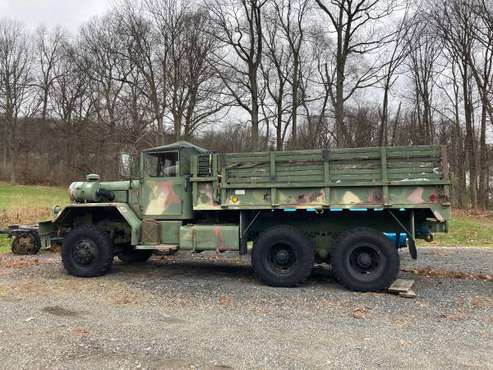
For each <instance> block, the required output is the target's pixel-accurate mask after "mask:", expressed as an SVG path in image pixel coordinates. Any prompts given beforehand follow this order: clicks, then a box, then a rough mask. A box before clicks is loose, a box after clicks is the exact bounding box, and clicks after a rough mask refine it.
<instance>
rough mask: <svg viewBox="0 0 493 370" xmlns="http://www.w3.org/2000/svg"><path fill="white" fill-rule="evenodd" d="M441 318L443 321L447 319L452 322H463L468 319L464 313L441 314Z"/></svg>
mask: <svg viewBox="0 0 493 370" xmlns="http://www.w3.org/2000/svg"><path fill="white" fill-rule="evenodd" d="M440 317H441V318H442V319H447V320H451V321H463V320H465V318H466V315H464V314H463V313H462V312H455V313H442V314H440Z"/></svg>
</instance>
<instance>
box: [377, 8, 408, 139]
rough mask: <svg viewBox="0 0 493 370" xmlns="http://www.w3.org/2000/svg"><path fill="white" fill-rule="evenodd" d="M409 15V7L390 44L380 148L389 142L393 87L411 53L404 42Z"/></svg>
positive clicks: (385, 77) (385, 76)
mask: <svg viewBox="0 0 493 370" xmlns="http://www.w3.org/2000/svg"><path fill="white" fill-rule="evenodd" d="M408 15H409V8H408V7H407V8H406V10H405V12H404V14H403V16H402V18H401V19H400V20H399V21H398V23H397V25H396V31H395V33H394V35H393V37H392V39H391V40H390V42H389V43H388V59H387V63H386V65H385V66H384V68H383V70H384V74H383V80H382V88H383V102H382V111H381V114H380V133H379V139H378V144H379V145H380V146H382V145H387V140H388V121H389V95H390V92H391V89H392V87H393V86H394V85H395V83H396V82H397V80H398V78H399V76H398V75H397V72H398V70H399V68H400V67H401V65H402V64H403V63H404V61H405V60H406V57H407V55H408V53H409V52H410V50H409V46H410V45H407V46H408V47H406V43H405V42H402V40H405V39H406V34H407V33H408V32H409V27H410V25H409V18H408Z"/></svg>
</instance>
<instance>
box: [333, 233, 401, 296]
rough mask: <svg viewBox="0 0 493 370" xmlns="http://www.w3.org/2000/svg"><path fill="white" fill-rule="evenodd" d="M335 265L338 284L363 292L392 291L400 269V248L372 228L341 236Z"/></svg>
mask: <svg viewBox="0 0 493 370" xmlns="http://www.w3.org/2000/svg"><path fill="white" fill-rule="evenodd" d="M331 262H332V268H333V270H334V276H335V278H336V280H337V281H338V282H339V283H341V284H342V285H344V286H345V287H347V288H348V289H350V290H354V291H360V292H368V291H380V290H383V289H386V288H388V287H389V286H390V285H391V284H392V283H393V282H394V280H395V279H396V278H397V275H398V273H399V269H400V260H399V253H398V252H397V248H395V246H393V245H392V243H391V242H390V241H389V240H388V239H387V238H386V237H385V235H384V234H383V233H381V232H379V231H377V230H373V229H369V228H356V229H352V230H349V231H347V232H345V233H343V234H341V235H340V236H339V237H338V238H337V240H336V241H335V242H334V246H333V248H332V251H331Z"/></svg>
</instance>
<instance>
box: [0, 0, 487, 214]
mask: <svg viewBox="0 0 493 370" xmlns="http://www.w3.org/2000/svg"><path fill="white" fill-rule="evenodd" d="M492 124H493V1H492V0H438V1H431V0H425V1H406V0H202V1H196V2H192V3H190V2H187V1H173V0H140V1H131V0H127V1H120V2H118V3H116V4H115V6H114V8H113V9H112V10H111V11H110V12H109V13H108V14H106V15H104V16H102V17H97V18H94V19H92V20H90V21H88V22H87V23H86V24H84V25H83V26H82V27H81V28H80V30H79V32H77V33H76V34H70V33H69V32H67V31H65V30H63V29H61V28H51V29H48V28H45V27H40V28H38V29H37V30H35V31H30V30H27V29H26V28H24V26H23V25H22V24H21V23H19V22H16V21H13V20H7V19H3V20H0V137H1V142H0V145H1V153H0V157H1V160H0V178H2V179H4V180H9V181H11V182H16V181H21V182H42V183H52V184H65V183H67V182H69V181H71V180H73V179H75V178H81V176H83V175H84V174H85V173H87V172H98V173H100V174H101V175H102V176H103V177H105V178H114V177H116V176H117V175H118V174H117V165H116V163H117V162H116V161H117V157H118V156H119V153H120V152H121V151H122V150H123V151H138V150H139V149H142V148H144V147H149V146H153V145H158V144H163V143H168V142H172V141H175V140H181V139H183V140H190V141H193V142H196V143H198V144H200V145H203V146H205V147H208V148H211V149H216V150H221V151H246V150H267V149H269V150H283V149H286V148H290V149H291V148H330V147H358V146H378V145H418V144H446V145H448V149H449V160H450V166H451V175H452V180H453V184H454V191H453V194H454V203H455V204H456V205H457V206H460V207H463V208H467V207H471V208H475V209H486V208H487V207H488V199H489V195H490V193H491V189H490V181H489V179H490V171H489V169H490V164H491V159H490V158H491V152H492V149H491V145H490V143H491V134H492V128H493V126H492Z"/></svg>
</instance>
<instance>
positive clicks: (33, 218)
mask: <svg viewBox="0 0 493 370" xmlns="http://www.w3.org/2000/svg"><path fill="white" fill-rule="evenodd" d="M49 217H50V209H49V208H44V207H40V208H27V207H26V208H15V209H7V210H0V227H4V226H7V225H12V224H30V223H37V222H39V220H45V219H48V218H49Z"/></svg>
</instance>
